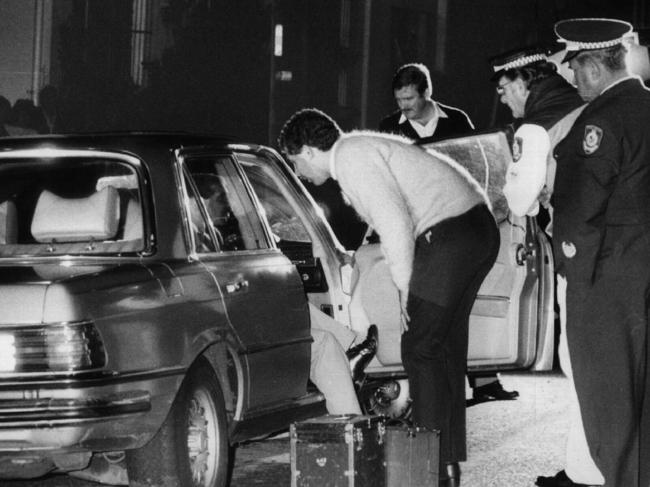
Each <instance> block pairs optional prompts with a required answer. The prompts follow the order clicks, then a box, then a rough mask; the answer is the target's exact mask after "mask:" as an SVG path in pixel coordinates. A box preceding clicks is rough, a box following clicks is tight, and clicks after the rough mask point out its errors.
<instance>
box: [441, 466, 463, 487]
mask: <svg viewBox="0 0 650 487" xmlns="http://www.w3.org/2000/svg"><path fill="white" fill-rule="evenodd" d="M459 486H460V467H459V466H458V462H451V463H447V464H445V467H444V468H443V469H442V472H440V480H439V482H438V487H459Z"/></svg>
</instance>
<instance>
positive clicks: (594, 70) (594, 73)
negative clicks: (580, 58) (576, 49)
mask: <svg viewBox="0 0 650 487" xmlns="http://www.w3.org/2000/svg"><path fill="white" fill-rule="evenodd" d="M584 63H585V64H584V68H585V69H584V73H585V74H586V75H587V78H588V79H589V81H591V82H592V83H594V84H596V83H597V82H598V81H600V78H601V77H602V75H603V72H602V67H601V66H600V64H598V63H597V62H595V61H594V60H593V59H589V58H588V59H585V61H584Z"/></svg>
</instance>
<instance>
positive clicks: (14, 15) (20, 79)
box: [0, 0, 36, 103]
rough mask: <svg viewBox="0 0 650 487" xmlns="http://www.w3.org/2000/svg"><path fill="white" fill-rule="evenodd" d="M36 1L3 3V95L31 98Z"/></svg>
mask: <svg viewBox="0 0 650 487" xmlns="http://www.w3.org/2000/svg"><path fill="white" fill-rule="evenodd" d="M35 4H36V0H31V1H30V0H1V1H0V46H2V48H1V49H0V95H2V96H4V97H5V98H7V99H8V100H9V101H10V102H12V103H13V102H15V101H16V100H17V99H18V98H31V96H32V78H33V62H34V58H33V54H34V13H35V10H36V8H35Z"/></svg>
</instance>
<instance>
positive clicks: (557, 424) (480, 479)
mask: <svg viewBox="0 0 650 487" xmlns="http://www.w3.org/2000/svg"><path fill="white" fill-rule="evenodd" d="M501 382H502V383H503V384H504V386H505V388H506V389H508V390H510V389H516V390H518V391H519V393H520V397H519V399H517V400H515V401H499V402H492V403H483V404H479V405H476V406H473V407H470V408H469V409H468V411H467V429H468V433H467V434H468V454H469V459H468V461H467V462H465V463H463V464H461V469H462V485H463V486H464V487H504V486H508V487H532V486H534V480H535V478H536V477H537V475H540V474H541V475H553V474H555V473H556V472H557V471H558V470H560V469H561V468H562V467H563V463H564V441H565V440H564V438H565V431H566V428H567V425H568V423H567V417H566V404H567V403H566V396H567V394H566V390H567V381H566V379H565V378H564V377H563V376H562V375H561V374H559V373H552V374H530V373H522V374H503V375H502V376H501ZM289 461H290V458H289V440H288V438H287V435H284V436H280V437H276V438H269V439H266V440H264V441H257V442H252V443H247V444H244V445H241V446H240V447H239V448H238V450H237V453H236V458H235V469H234V472H233V479H232V487H249V486H274V487H275V486H289V485H290V463H289ZM0 485H2V487H36V486H38V487H99V485H100V484H97V483H94V482H89V481H84V480H79V479H73V478H70V477H68V476H52V477H49V478H45V479H39V480H30V481H2V482H1V483H0Z"/></svg>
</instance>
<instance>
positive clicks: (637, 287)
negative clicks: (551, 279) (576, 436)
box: [553, 19, 650, 487]
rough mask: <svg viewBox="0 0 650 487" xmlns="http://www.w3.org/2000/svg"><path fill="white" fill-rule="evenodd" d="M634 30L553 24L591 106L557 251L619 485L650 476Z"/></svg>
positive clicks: (646, 211)
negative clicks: (631, 62) (630, 48)
mask: <svg viewBox="0 0 650 487" xmlns="http://www.w3.org/2000/svg"><path fill="white" fill-rule="evenodd" d="M630 32H631V25H630V24H628V23H627V22H623V21H620V20H610V19H570V20H564V21H561V22H558V23H557V24H556V25H555V33H556V34H557V36H558V37H559V40H560V41H561V42H564V43H565V44H566V49H567V55H566V57H565V59H564V62H568V63H569V67H570V68H571V69H572V70H573V72H574V74H575V81H576V84H577V88H578V92H579V94H580V96H581V97H582V98H583V99H584V100H585V101H587V102H589V104H588V105H587V107H586V108H585V109H584V110H583V111H582V113H581V114H580V116H579V117H578V118H577V119H576V121H575V123H574V124H573V127H572V128H571V130H570V131H569V133H568V135H567V136H566V138H564V139H563V140H562V141H561V142H560V143H559V144H558V145H557V147H556V149H555V156H556V159H557V173H556V177H555V187H554V192H553V205H554V208H555V215H554V230H553V246H554V252H555V257H556V269H557V272H558V273H559V274H561V275H563V276H565V277H566V279H567V282H568V288H567V308H566V309H567V333H568V336H567V340H568V346H569V353H570V356H571V365H572V368H573V377H574V381H575V386H576V390H577V395H578V401H579V405H580V411H581V413H582V419H583V423H584V427H585V433H586V437H587V442H588V444H589V448H590V450H591V454H592V457H593V458H594V460H595V462H596V465H597V466H598V468H599V469H600V471H601V472H602V474H603V476H604V480H605V483H604V485H605V486H611V487H614V486H616V487H639V486H643V487H647V486H648V485H649V483H650V475H649V471H650V448H649V445H650V442H649V441H648V440H649V436H650V417H649V415H650V384H649V380H648V378H649V375H648V373H647V368H648V353H647V347H648V296H649V294H650V91H648V90H647V89H646V88H645V87H644V86H643V85H642V83H641V81H640V79H639V78H637V77H632V76H630V75H629V74H628V71H627V68H626V64H625V55H626V47H625V44H626V42H627V41H626V39H627V36H628V35H629V33H630ZM557 485H569V486H570V485H577V484H575V483H573V482H571V483H558V484H557Z"/></svg>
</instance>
